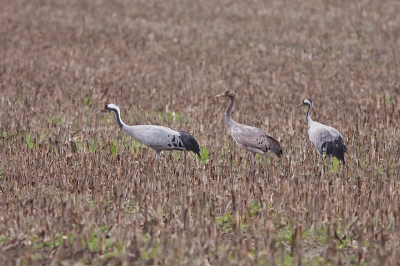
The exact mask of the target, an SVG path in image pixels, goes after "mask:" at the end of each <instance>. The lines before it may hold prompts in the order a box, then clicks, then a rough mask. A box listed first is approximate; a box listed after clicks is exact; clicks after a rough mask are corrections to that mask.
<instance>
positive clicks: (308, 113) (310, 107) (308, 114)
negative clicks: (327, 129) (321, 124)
mask: <svg viewBox="0 0 400 266" xmlns="http://www.w3.org/2000/svg"><path fill="white" fill-rule="evenodd" d="M311 109H312V105H308V111H307V116H306V119H307V122H308V125H311V124H312V123H313V122H314V121H313V120H312V119H311V116H310V113H311Z"/></svg>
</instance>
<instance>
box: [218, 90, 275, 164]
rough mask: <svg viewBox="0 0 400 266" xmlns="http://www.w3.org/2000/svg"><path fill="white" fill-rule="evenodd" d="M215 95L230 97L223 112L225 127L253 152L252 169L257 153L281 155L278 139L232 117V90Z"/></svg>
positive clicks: (243, 146)
mask: <svg viewBox="0 0 400 266" xmlns="http://www.w3.org/2000/svg"><path fill="white" fill-rule="evenodd" d="M215 97H227V98H230V99H231V101H230V103H229V105H228V108H227V109H226V112H225V123H226V127H227V128H228V131H229V134H230V135H231V136H232V138H233V139H234V140H235V142H236V143H237V144H238V145H239V147H240V148H242V149H244V150H247V151H249V152H251V153H252V154H253V171H255V165H256V154H257V153H260V154H264V153H266V152H268V151H271V152H273V153H275V154H276V156H278V157H281V155H282V148H281V145H280V143H279V141H277V140H276V139H274V138H273V137H271V136H270V135H269V134H268V133H267V132H266V131H264V130H262V129H260V128H256V127H250V126H246V125H242V124H239V123H236V122H235V121H234V120H233V119H232V116H231V113H232V107H233V104H234V103H235V100H236V93H235V92H234V91H232V90H226V91H224V92H223V93H220V94H218V95H217V96H215Z"/></svg>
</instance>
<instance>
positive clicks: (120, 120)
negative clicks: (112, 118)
mask: <svg viewBox="0 0 400 266" xmlns="http://www.w3.org/2000/svg"><path fill="white" fill-rule="evenodd" d="M112 110H113V111H114V112H115V115H116V116H117V122H118V125H119V126H120V127H121V128H123V127H125V126H126V125H125V124H124V122H122V119H121V114H120V112H119V109H112Z"/></svg>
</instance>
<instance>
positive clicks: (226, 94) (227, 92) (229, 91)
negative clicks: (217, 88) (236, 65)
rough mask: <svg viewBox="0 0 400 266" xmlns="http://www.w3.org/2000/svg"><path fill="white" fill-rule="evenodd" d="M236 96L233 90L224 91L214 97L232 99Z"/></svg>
mask: <svg viewBox="0 0 400 266" xmlns="http://www.w3.org/2000/svg"><path fill="white" fill-rule="evenodd" d="M235 96H236V94H235V92H234V91H233V90H226V91H224V92H223V93H220V94H218V95H216V96H215V97H229V98H234V97H235Z"/></svg>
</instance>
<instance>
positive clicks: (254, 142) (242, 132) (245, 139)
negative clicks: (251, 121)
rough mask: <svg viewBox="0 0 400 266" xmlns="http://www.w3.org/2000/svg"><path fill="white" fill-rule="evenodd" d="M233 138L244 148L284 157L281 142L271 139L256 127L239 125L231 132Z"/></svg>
mask: <svg viewBox="0 0 400 266" xmlns="http://www.w3.org/2000/svg"><path fill="white" fill-rule="evenodd" d="M230 133H231V135H232V137H233V138H234V139H235V141H236V142H237V143H238V145H239V146H241V147H243V148H246V147H247V148H251V149H255V150H260V151H261V152H267V151H269V150H270V151H272V152H273V153H275V154H276V155H277V156H278V157H281V155H282V148H281V145H280V144H279V141H277V140H276V139H274V138H273V137H271V136H270V135H269V134H268V133H267V132H265V131H264V130H262V129H259V128H256V127H250V126H245V125H240V124H239V125H237V126H235V127H233V128H232V130H231V131H230Z"/></svg>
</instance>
